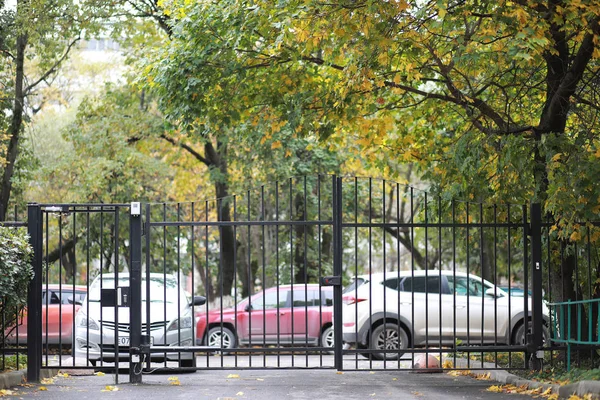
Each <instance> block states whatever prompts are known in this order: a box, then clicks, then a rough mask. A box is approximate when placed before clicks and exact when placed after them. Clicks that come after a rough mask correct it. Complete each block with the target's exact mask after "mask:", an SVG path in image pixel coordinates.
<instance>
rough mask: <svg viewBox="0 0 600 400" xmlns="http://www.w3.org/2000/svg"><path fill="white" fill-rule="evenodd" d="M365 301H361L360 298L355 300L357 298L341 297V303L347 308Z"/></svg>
mask: <svg viewBox="0 0 600 400" xmlns="http://www.w3.org/2000/svg"><path fill="white" fill-rule="evenodd" d="M365 300H367V299H361V298H357V297H354V296H350V295H348V296H343V297H342V302H343V303H344V304H345V305H347V306H349V305H351V304H355V303H360V302H361V301H365Z"/></svg>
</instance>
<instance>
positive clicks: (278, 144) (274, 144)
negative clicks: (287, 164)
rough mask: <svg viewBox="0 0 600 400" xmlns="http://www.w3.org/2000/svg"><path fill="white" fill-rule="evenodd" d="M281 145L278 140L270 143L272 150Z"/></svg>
mask: <svg viewBox="0 0 600 400" xmlns="http://www.w3.org/2000/svg"><path fill="white" fill-rule="evenodd" d="M281 147H282V144H281V142H280V141H279V140H278V141H276V142H273V144H272V145H271V149H272V150H275V149H279V148H281Z"/></svg>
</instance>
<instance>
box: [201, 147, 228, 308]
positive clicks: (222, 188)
mask: <svg viewBox="0 0 600 400" xmlns="http://www.w3.org/2000/svg"><path fill="white" fill-rule="evenodd" d="M204 150H205V154H206V158H207V159H208V160H209V168H215V169H217V170H218V173H216V174H211V176H213V182H214V185H215V194H216V197H217V214H218V215H217V218H218V220H219V221H221V222H228V221H231V207H230V201H231V200H230V198H229V183H228V176H229V172H228V170H227V145H226V144H224V143H221V142H219V141H217V147H216V149H215V147H214V146H213V145H212V143H211V142H207V143H206V144H205V146H204ZM219 238H220V241H219V244H220V254H221V257H220V268H219V278H218V279H219V282H218V285H217V295H218V296H220V297H222V296H229V295H231V289H232V288H233V284H234V282H233V277H234V270H235V257H234V246H235V237H234V234H233V227H231V226H223V225H222V226H220V227H219Z"/></svg>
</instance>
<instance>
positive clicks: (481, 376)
mask: <svg viewBox="0 0 600 400" xmlns="http://www.w3.org/2000/svg"><path fill="white" fill-rule="evenodd" d="M490 379H491V374H490V373H489V372H488V373H487V374H479V375H477V380H479V381H489V380H490Z"/></svg>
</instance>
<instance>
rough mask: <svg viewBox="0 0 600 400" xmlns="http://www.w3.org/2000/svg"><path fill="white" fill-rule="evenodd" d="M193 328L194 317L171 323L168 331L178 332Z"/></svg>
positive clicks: (179, 319)
mask: <svg viewBox="0 0 600 400" xmlns="http://www.w3.org/2000/svg"><path fill="white" fill-rule="evenodd" d="M191 327H192V317H191V316H189V317H183V318H178V319H176V320H175V321H173V322H171V324H170V325H169V328H168V329H167V330H168V331H176V330H178V329H186V328H191Z"/></svg>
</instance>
